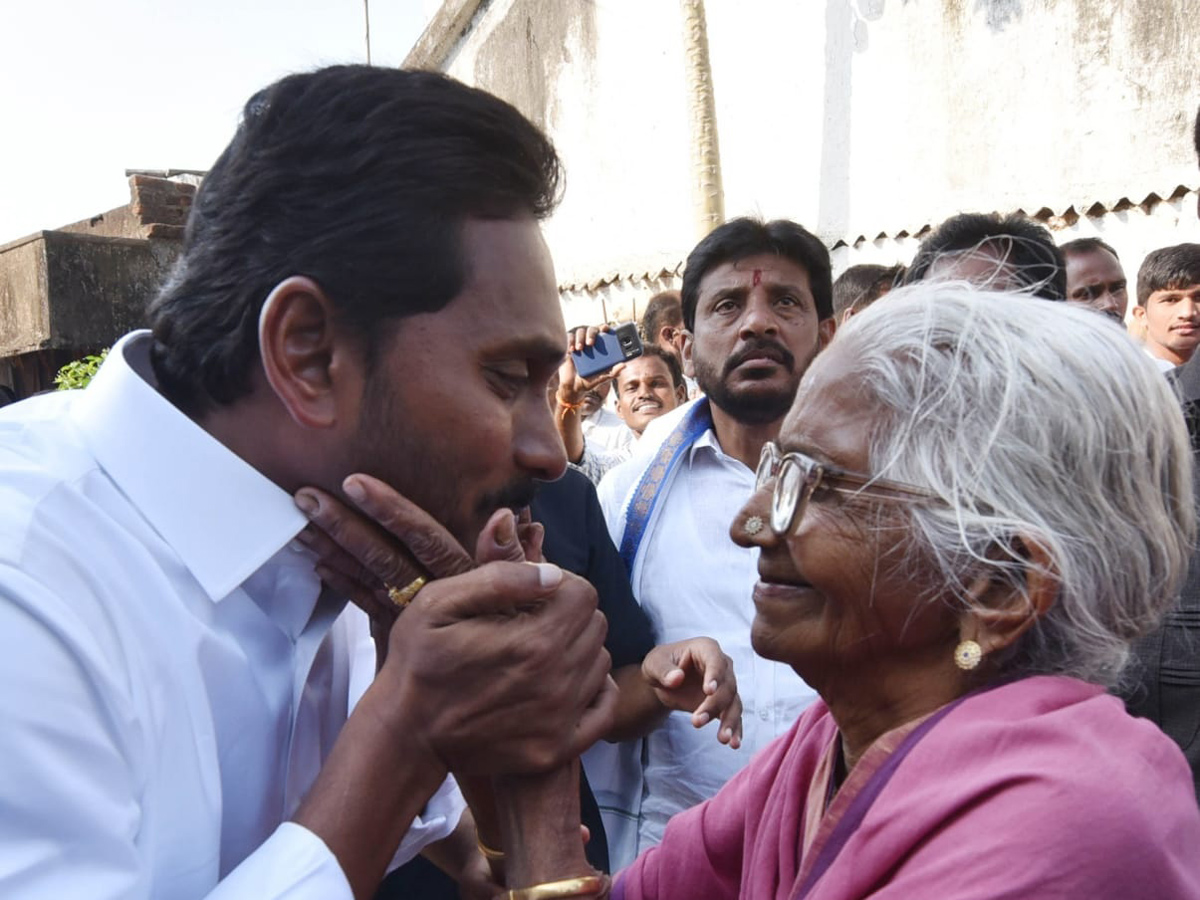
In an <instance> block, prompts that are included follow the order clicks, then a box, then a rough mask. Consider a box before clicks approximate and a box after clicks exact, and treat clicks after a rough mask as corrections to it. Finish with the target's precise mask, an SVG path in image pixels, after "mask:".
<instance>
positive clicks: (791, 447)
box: [730, 342, 958, 694]
mask: <svg viewBox="0 0 1200 900" xmlns="http://www.w3.org/2000/svg"><path fill="white" fill-rule="evenodd" d="M828 352H829V354H830V358H827V359H823V360H822V363H821V368H820V370H819V371H818V372H815V373H813V374H814V376H815V377H814V378H813V380H811V381H810V382H808V383H806V384H805V386H804V388H803V390H802V394H801V396H800V397H798V398H797V401H796V405H795V406H794V407H793V409H792V411H791V412H790V413H789V414H788V416H787V418H786V419H785V420H784V422H783V427H782V430H781V432H780V436H779V445H780V449H781V451H782V452H784V453H788V452H793V451H800V452H803V453H806V454H808V455H810V456H812V457H814V458H815V459H817V460H818V461H820V462H823V463H826V464H832V465H835V466H838V467H840V468H842V469H846V470H849V471H851V472H855V473H859V474H865V475H871V474H878V473H873V472H872V470H871V465H870V461H869V459H868V440H869V436H870V429H871V426H872V422H873V420H874V417H875V415H876V410H875V406H874V403H873V401H871V400H870V399H868V398H866V397H865V396H864V394H863V393H862V392H861V391H860V390H858V389H857V386H856V385H857V381H856V379H855V371H854V365H853V360H850V359H847V358H845V357H844V356H843V355H842V354H840V353H839V352H838V345H837V343H836V342H834V344H833V345H832V347H831V348H830V350H829V351H828ZM773 486H774V483H773V482H772V485H771V486H770V487H767V488H764V489H763V490H761V491H758V492H757V493H756V494H755V495H754V496H753V497H751V499H750V501H749V502H748V503H747V504H746V506H745V508H744V509H743V510H742V512H741V513H740V514H739V515H738V516H737V518H735V520H734V522H733V525H732V526H731V529H730V535H731V537H732V538H733V539H734V541H735V542H737V543H739V544H741V545H743V546H757V547H759V548H760V549H761V551H762V552H761V555H760V557H759V564H758V571H759V578H760V580H759V583H758V584H757V585H756V586H755V589H754V606H755V618H754V624H753V626H752V629H751V641H752V643H753V645H754V649H755V651H756V652H757V653H758V654H759V655H760V656H764V657H766V658H767V659H774V660H779V661H780V662H785V663H789V664H790V665H792V667H793V668H795V669H796V671H797V672H798V673H799V674H800V675H801V676H802V677H803V678H804V679H805V680H806V681H808V682H809V683H810V684H812V685H813V686H814V687H815V688H817V690H819V691H822V693H823V694H825V693H826V692H827V691H829V690H836V686H837V684H838V682H839V680H841V681H844V680H847V679H857V680H860V681H861V679H863V678H870V679H880V683H883V681H885V680H886V679H888V678H889V677H891V676H892V675H894V674H896V673H898V672H899V671H900V670H901V669H905V670H912V669H913V668H914V667H926V666H928V667H930V670H931V671H936V670H938V669H943V670H944V668H945V666H946V662H947V660H949V659H950V657H951V654H952V651H953V648H954V646H955V644H956V642H957V641H958V630H957V628H958V625H957V618H956V616H955V615H954V614H953V612H952V611H951V608H950V606H949V605H948V604H945V603H942V602H940V601H939V600H937V599H929V598H931V597H935V596H937V594H938V593H939V592H938V591H937V590H936V589H935V588H934V586H933V584H932V579H931V575H930V573H931V571H932V567H931V566H923V565H922V563H921V561H920V560H918V559H913V558H912V557H911V555H910V553H909V551H910V550H911V544H910V542H909V540H908V537H907V521H908V519H907V510H906V509H905V501H902V500H878V499H876V500H866V499H863V498H858V497H854V496H849V495H847V494H845V493H839V492H834V491H830V490H828V489H824V490H823V489H821V488H820V487H818V488H817V489H816V491H815V492H814V493H813V494H812V496H811V498H810V500H809V502H808V506H807V509H806V510H805V512H804V515H803V517H802V518H800V519H799V520H798V521H797V522H795V523H794V524H793V525H792V531H791V533H790V534H787V535H783V536H777V535H775V534H774V533H773V532H772V530H771V528H770V526H769V525H766V526H765V527H763V528H761V529H759V530H758V531H757V532H756V533H755V534H754V535H750V534H748V533H747V532H746V529H745V521H746V518H747V517H749V516H751V515H756V516H759V517H761V518H762V520H763V522H769V512H768V511H769V508H770V500H771V488H772V487H773Z"/></svg>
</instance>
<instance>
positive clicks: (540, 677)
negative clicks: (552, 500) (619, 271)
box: [0, 66, 613, 900]
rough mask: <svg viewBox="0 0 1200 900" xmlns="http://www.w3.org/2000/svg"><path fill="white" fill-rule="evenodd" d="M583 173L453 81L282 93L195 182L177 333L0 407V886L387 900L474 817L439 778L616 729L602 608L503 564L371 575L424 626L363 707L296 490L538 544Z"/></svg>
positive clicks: (347, 623)
mask: <svg viewBox="0 0 1200 900" xmlns="http://www.w3.org/2000/svg"><path fill="white" fill-rule="evenodd" d="M558 173H559V168H558V160H557V157H556V156H555V154H554V151H553V149H552V148H551V147H550V145H549V143H548V142H547V141H546V139H545V138H544V137H543V136H542V135H541V134H540V133H539V132H538V131H537V129H536V128H535V127H534V126H532V125H531V124H529V123H528V122H527V121H526V120H524V119H523V118H522V117H521V116H520V114H519V113H518V112H517V111H516V110H515V109H513V108H512V107H511V106H509V105H508V104H506V103H503V102H502V101H499V100H497V99H496V98H494V97H491V96H489V95H487V94H485V93H483V92H481V91H476V90H473V89H470V88H466V87H464V86H462V85H460V84H457V83H455V82H453V81H451V80H450V79H447V78H444V77H442V76H440V75H437V74H434V73H427V72H403V71H399V70H391V69H383V68H370V67H364V66H350V67H337V68H332V69H325V70H321V71H318V72H315V73H310V74H304V75H293V76H289V77H287V78H285V79H283V80H281V81H280V82H277V83H276V84H274V85H272V86H271V87H269V88H267V89H265V90H264V91H262V92H260V93H259V94H258V95H256V96H255V97H254V98H252V99H251V100H250V102H249V103H248V104H247V106H246V108H245V110H244V113H243V120H242V122H241V124H240V125H239V128H238V131H237V134H236V135H235V137H234V139H233V141H232V143H231V144H230V146H229V147H228V148H227V149H226V150H225V152H224V153H223V154H222V156H221V157H220V159H218V161H217V162H216V163H215V164H214V166H213V168H212V170H211V172H210V173H209V175H208V176H207V178H206V179H205V181H204V184H203V185H202V187H201V188H200V191H199V193H198V194H197V197H196V200H195V206H194V208H193V210H192V214H191V218H190V219H189V224H188V229H187V235H186V237H185V240H184V247H183V254H182V258H181V261H180V264H179V266H178V268H177V269H176V271H175V273H174V274H173V276H172V279H171V281H170V282H169V283H168V285H167V286H166V287H165V288H164V289H163V292H162V293H161V295H160V296H159V297H158V298H157V300H156V301H155V302H154V304H153V305H152V308H151V311H150V320H151V325H152V330H151V331H148V332H135V333H134V334H132V335H128V336H126V337H125V338H123V339H122V340H121V341H120V342H118V344H117V345H116V346H115V347H114V348H113V350H112V352H111V353H110V354H109V358H108V361H107V362H106V364H105V365H104V366H103V368H102V369H101V371H100V372H99V374H98V375H97V376H96V378H95V379H94V381H93V382H92V384H91V385H90V386H89V387H88V388H87V389H86V390H84V391H78V392H69V393H62V394H56V395H50V396H45V397H39V398H34V399H32V400H29V401H25V402H22V403H18V404H14V405H12V406H9V407H6V408H5V409H4V410H3V411H0V678H3V680H4V683H5V684H6V685H7V688H6V690H5V691H3V692H2V693H0V735H2V736H0V757H2V758H3V765H0V797H2V798H3V800H2V801H0V805H2V806H3V813H2V814H0V896H4V897H6V898H8V897H11V898H17V897H21V898H26V897H38V898H42V897H45V898H60V897H85V896H86V897H89V898H117V897H120V898H150V897H172V898H196V897H206V896H207V897H221V898H225V897H238V898H240V897H246V898H250V897H253V898H279V897H287V898H295V900H300V898H313V900H318V898H319V900H338V898H343V900H349V898H351V897H357V898H365V897H369V896H371V894H372V893H373V892H374V890H375V888H376V886H377V884H378V883H379V880H380V878H381V877H382V876H383V874H384V872H385V870H386V869H387V867H388V866H389V865H390V864H392V863H393V862H394V861H398V860H403V859H405V858H408V857H410V856H411V855H412V854H413V853H415V852H416V851H417V850H418V849H420V848H421V847H422V846H423V845H425V844H428V843H429V842H430V841H432V840H437V839H439V838H442V837H445V836H446V835H447V834H449V833H450V832H451V831H452V830H453V829H454V828H455V825H456V823H457V821H458V815H459V812H460V811H461V808H462V805H461V800H459V799H457V798H456V796H455V791H454V788H453V784H452V783H446V782H445V779H446V776H447V772H448V771H454V772H456V773H462V774H464V775H468V776H480V777H490V776H492V775H504V776H509V775H510V774H511V773H521V772H529V771H534V770H538V771H540V770H544V769H548V768H552V767H556V766H559V765H561V764H562V763H563V762H564V761H566V760H569V759H570V758H572V757H573V756H576V755H578V753H579V752H580V750H581V749H582V748H583V747H586V746H587V745H589V744H590V743H592V742H593V741H594V740H595V739H596V738H597V737H599V736H600V735H601V734H603V733H605V732H606V731H607V730H608V729H609V728H610V727H611V724H612V707H613V689H612V686H611V683H610V681H609V680H608V678H607V671H608V657H607V654H606V653H605V652H604V651H603V648H602V642H603V638H604V624H603V618H602V617H601V616H600V614H599V613H598V612H596V609H595V594H594V591H592V590H591V588H590V587H589V586H588V585H587V584H586V583H585V582H583V581H582V579H579V578H576V577H575V576H573V575H570V574H567V573H564V572H563V571H562V570H560V569H558V568H557V567H555V566H550V565H545V564H542V565H537V566H535V565H528V564H522V563H516V562H501V561H493V562H487V563H485V564H482V565H480V566H479V567H477V568H474V569H472V570H470V571H465V572H464V573H463V574H456V575H453V576H451V577H445V578H440V579H437V580H433V579H432V578H431V579H430V581H429V583H428V585H425V586H422V585H421V584H420V583H419V582H414V584H412V585H404V584H397V585H387V584H382V583H381V584H379V585H378V588H377V591H376V593H377V595H378V597H379V599H380V602H381V603H387V602H395V603H396V604H397V605H403V604H407V606H406V607H405V608H404V614H403V616H401V617H400V618H398V619H396V620H395V625H394V626H392V627H391V628H390V633H384V634H383V635H382V636H381V640H382V641H384V642H386V648H387V655H386V660H385V661H384V662H383V663H382V665H381V667H380V670H379V672H378V675H377V676H376V677H375V679H374V681H373V682H372V683H371V684H370V685H369V687H367V688H366V690H365V693H363V694H362V697H361V699H359V700H358V704H357V706H356V707H355V708H354V710H353V712H350V713H348V706H349V700H350V692H351V687H350V674H351V673H350V666H351V655H352V653H353V651H354V649H355V647H356V646H357V645H358V644H359V643H361V641H360V638H361V637H362V629H363V628H365V619H364V617H363V616H362V614H361V613H359V612H358V611H357V610H344V609H343V607H344V601H343V600H342V599H341V598H340V597H339V596H337V595H336V593H335V592H334V591H332V590H330V589H329V588H323V587H322V584H321V578H320V577H319V576H322V575H328V576H329V577H326V579H325V580H326V582H327V583H332V581H336V579H335V578H333V576H332V573H325V572H323V571H322V570H319V569H318V570H314V561H315V559H316V557H315V556H314V555H313V553H312V551H310V549H309V548H308V546H306V544H305V541H307V542H309V543H311V542H312V541H313V540H314V536H313V535H311V534H309V533H308V532H306V531H305V530H304V529H305V526H306V523H307V522H308V519H307V518H306V517H305V516H304V515H303V514H302V513H301V511H300V510H299V509H298V508H297V504H299V505H301V506H304V505H311V503H312V502H313V501H314V497H315V494H314V492H311V491H301V492H300V493H299V494H298V495H297V501H296V503H293V500H292V495H293V494H294V493H295V492H297V491H299V490H300V489H301V488H303V487H305V486H312V487H316V488H320V489H322V490H323V491H325V492H328V493H329V494H334V495H341V496H346V497H348V498H353V496H354V493H355V491H354V490H353V485H354V484H356V483H357V482H356V481H355V480H354V479H351V480H348V481H346V480H344V479H346V476H347V475H349V474H350V473H354V472H363V473H368V474H373V475H375V476H378V477H379V478H381V479H384V480H386V481H387V482H389V483H390V484H392V485H394V486H395V487H396V488H397V489H398V490H400V491H401V492H403V493H404V494H405V495H407V496H408V497H409V498H411V499H412V500H413V501H415V502H416V503H417V504H419V505H420V506H421V507H422V508H424V509H425V510H428V511H429V513H430V514H432V515H433V516H434V517H435V518H436V519H437V520H438V521H440V522H441V523H443V524H444V525H445V527H446V528H447V529H448V530H449V532H450V533H451V534H452V535H453V536H454V538H456V539H457V541H458V542H459V543H460V544H462V545H463V546H465V547H472V548H474V547H476V546H479V547H485V546H488V543H487V542H488V541H492V542H493V543H495V544H497V545H499V546H501V547H504V546H511V547H515V546H516V538H517V535H516V534H515V529H514V528H513V524H514V523H513V516H512V514H511V513H510V512H507V511H503V510H502V509H501V508H503V507H509V506H511V507H519V506H523V505H524V504H525V503H527V502H528V499H529V497H530V496H531V495H532V487H533V483H534V479H538V478H554V477H556V476H557V475H558V474H559V473H561V472H562V470H563V468H564V466H565V459H564V456H563V451H562V447H561V444H560V442H559V439H558V436H557V433H556V431H555V428H554V424H553V421H552V418H551V416H550V414H549V412H548V410H547V407H546V401H545V398H546V390H547V384H548V381H549V379H550V376H551V375H553V374H554V372H555V371H556V369H557V367H558V364H559V362H560V361H561V358H562V354H563V339H562V335H563V322H562V318H561V314H560V312H559V307H558V299H557V291H556V287H555V279H554V273H553V268H552V265H551V263H550V259H549V255H548V253H547V251H546V247H545V244H544V242H543V241H542V238H541V235H540V230H539V227H538V219H539V218H540V217H542V216H544V215H546V214H547V213H548V212H549V210H550V209H551V208H552V206H553V204H554V201H555V199H556V197H557V179H558ZM446 373H453V374H454V377H447V375H446ZM297 538H300V540H299V541H297V540H296V539H297ZM481 552H482V551H481ZM519 557H520V550H519V548H517V549H516V553H515V555H508V556H505V557H504V558H508V559H515V558H519ZM488 558H492V557H488ZM496 558H499V557H496ZM430 574H431V575H432V572H430ZM331 579H332V580H331ZM414 595H415V599H413V596H414ZM518 611H519V612H520V613H521V614H520V615H516V613H517V612H518ZM499 671H503V672H504V673H505V677H503V678H497V677H496V673H497V672H499ZM511 710H520V711H521V714H520V715H512V714H511V713H510V711H511ZM483 837H484V838H485V839H487V837H488V836H487V835H483ZM465 839H466V841H467V842H469V843H470V844H472V845H473V844H474V834H473V833H468V834H467V835H465ZM460 846H461V845H460ZM459 860H460V862H461V864H462V865H463V866H464V867H467V866H474V867H475V871H476V872H478V870H479V865H481V864H482V860H481V858H480V857H479V856H478V853H477V852H476V851H474V849H472V852H471V854H469V855H468V854H465V853H463V854H461V855H460V857H459Z"/></svg>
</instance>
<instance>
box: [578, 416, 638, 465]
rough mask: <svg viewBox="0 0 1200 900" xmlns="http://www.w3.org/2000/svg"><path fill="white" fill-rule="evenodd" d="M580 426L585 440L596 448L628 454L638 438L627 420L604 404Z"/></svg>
mask: <svg viewBox="0 0 1200 900" xmlns="http://www.w3.org/2000/svg"><path fill="white" fill-rule="evenodd" d="M579 427H580V429H581V430H582V431H583V439H584V441H585V442H586V443H588V444H590V445H591V446H592V447H593V448H595V449H596V450H602V451H607V452H610V453H611V452H620V453H625V454H626V456H628V453H629V449H630V448H631V447H632V446H633V442H634V441H636V440H637V435H636V434H634V433H633V429H632V428H630V427H629V426H628V425H626V424H625V420H624V419H622V418H621V417H620V416H618V415H617V414H616V413H615V412H613V411H612V410H611V409H608V408H607V407H604V406H601V407H600V408H599V409H598V410H596V411H595V412H594V413H592V414H591V415H590V416H588V417H587V418H586V419H584V420H583V421H582V422H581V423H580V425H579Z"/></svg>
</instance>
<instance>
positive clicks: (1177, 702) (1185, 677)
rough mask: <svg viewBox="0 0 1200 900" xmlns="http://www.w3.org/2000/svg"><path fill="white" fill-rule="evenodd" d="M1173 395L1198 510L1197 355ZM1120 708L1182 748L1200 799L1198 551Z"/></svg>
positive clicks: (1144, 647) (1140, 645)
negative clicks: (1183, 424)
mask: <svg viewBox="0 0 1200 900" xmlns="http://www.w3.org/2000/svg"><path fill="white" fill-rule="evenodd" d="M1167 377H1168V378H1169V379H1170V380H1171V381H1172V382H1173V383H1174V386H1175V389H1176V391H1177V392H1178V393H1179V397H1180V402H1181V403H1182V405H1183V412H1184V416H1185V418H1186V419H1187V423H1188V434H1189V436H1190V437H1191V441H1192V459H1193V460H1195V463H1196V467H1195V469H1194V470H1193V473H1192V490H1193V495H1194V497H1195V498H1196V502H1197V508H1198V512H1200V353H1197V354H1196V355H1195V356H1193V357H1192V358H1191V360H1190V361H1188V362H1187V363H1186V364H1185V365H1182V366H1180V367H1179V368H1178V369H1175V370H1173V371H1172V372H1170V373H1169V374H1168V376H1167ZM1130 675H1131V680H1130V683H1129V686H1128V687H1127V688H1126V690H1125V691H1124V693H1125V705H1126V708H1127V709H1128V710H1129V711H1130V712H1131V713H1133V714H1134V715H1135V716H1143V717H1145V718H1147V719H1150V720H1151V721H1152V722H1154V723H1155V724H1157V725H1158V726H1159V727H1160V728H1161V729H1162V730H1163V731H1164V732H1165V733H1166V734H1167V735H1168V736H1169V737H1170V738H1171V739H1172V740H1174V741H1175V742H1176V743H1177V744H1179V746H1180V747H1182V748H1183V752H1184V755H1186V756H1187V759H1188V763H1189V764H1190V765H1191V767H1192V779H1193V780H1194V781H1195V784H1196V795H1197V798H1200V548H1194V549H1193V550H1192V559H1191V563H1190V565H1189V566H1188V573H1187V580H1186V581H1185V582H1184V585H1183V592H1182V593H1181V594H1180V597H1179V603H1178V605H1177V606H1176V607H1175V609H1173V610H1172V611H1171V612H1169V613H1168V614H1167V617H1166V619H1165V620H1164V621H1163V624H1162V625H1161V626H1160V627H1159V628H1158V629H1157V630H1156V631H1154V632H1152V633H1151V634H1149V635H1147V636H1146V637H1144V638H1142V639H1141V640H1140V641H1138V642H1137V644H1135V646H1134V661H1133V662H1132V664H1131V666H1130Z"/></svg>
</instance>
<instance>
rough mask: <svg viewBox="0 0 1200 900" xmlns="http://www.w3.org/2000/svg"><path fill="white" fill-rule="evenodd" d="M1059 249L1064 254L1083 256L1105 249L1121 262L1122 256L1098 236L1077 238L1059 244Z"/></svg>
mask: <svg viewBox="0 0 1200 900" xmlns="http://www.w3.org/2000/svg"><path fill="white" fill-rule="evenodd" d="M1058 249H1059V250H1061V251H1062V253H1063V256H1083V255H1084V254H1085V253H1095V252H1096V251H1097V250H1104V251H1107V252H1108V253H1111V254H1112V256H1113V259H1115V260H1117V261H1118V262H1120V260H1121V257H1120V256H1119V255H1118V254H1117V251H1116V250H1114V249H1113V248H1112V247H1111V246H1110V245H1109V244H1108V243H1107V242H1106V241H1102V240H1100V238H1098V237H1081V238H1075V240H1073V241H1067V242H1066V243H1065V244H1060V245H1059V248H1058Z"/></svg>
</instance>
